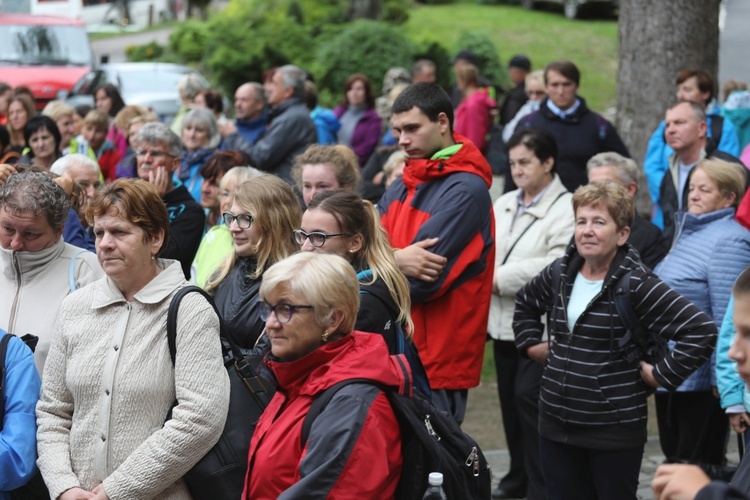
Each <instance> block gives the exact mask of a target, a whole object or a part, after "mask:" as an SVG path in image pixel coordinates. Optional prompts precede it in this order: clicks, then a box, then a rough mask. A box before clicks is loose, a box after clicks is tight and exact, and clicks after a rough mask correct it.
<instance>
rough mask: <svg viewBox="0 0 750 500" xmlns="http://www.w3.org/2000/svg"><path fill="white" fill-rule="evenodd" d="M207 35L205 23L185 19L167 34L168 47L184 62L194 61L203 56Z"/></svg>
mask: <svg viewBox="0 0 750 500" xmlns="http://www.w3.org/2000/svg"><path fill="white" fill-rule="evenodd" d="M208 36H209V33H208V25H207V24H206V23H204V22H200V21H186V22H184V23H180V24H179V25H177V27H176V28H175V30H174V31H173V32H172V34H170V35H169V48H170V50H172V52H174V53H175V54H178V55H179V56H180V57H182V59H183V60H184V61H185V62H190V63H195V62H198V61H200V60H201V59H202V58H203V54H204V51H205V47H206V40H207V39H208Z"/></svg>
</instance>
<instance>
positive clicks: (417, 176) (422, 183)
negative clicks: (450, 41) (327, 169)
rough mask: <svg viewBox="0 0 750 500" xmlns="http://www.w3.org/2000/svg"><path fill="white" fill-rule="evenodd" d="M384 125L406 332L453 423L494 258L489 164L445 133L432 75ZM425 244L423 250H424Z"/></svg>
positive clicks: (442, 99)
mask: <svg viewBox="0 0 750 500" xmlns="http://www.w3.org/2000/svg"><path fill="white" fill-rule="evenodd" d="M391 125H392V127H393V131H394V134H396V135H397V137H398V141H399V147H400V148H401V149H403V150H404V152H405V153H406V155H407V162H406V167H405V168H404V175H403V177H402V178H401V179H399V180H397V181H395V182H394V183H393V185H392V186H391V187H390V189H388V191H386V193H385V194H384V195H383V198H382V199H381V200H380V203H379V204H378V210H379V211H380V215H381V221H382V223H383V227H384V228H385V229H386V231H387V232H388V234H389V237H390V240H391V244H392V245H393V247H394V248H397V249H401V250H397V251H396V261H397V262H398V264H399V267H400V268H401V270H402V271H403V272H404V274H406V276H407V277H408V278H409V285H410V290H411V300H412V309H411V313H412V319H413V320H414V341H415V343H416V346H417V349H418V350H419V353H420V357H421V358H422V362H423V363H424V366H425V369H426V371H427V376H428V378H429V380H430V386H431V388H432V390H433V402H434V403H435V404H436V405H437V406H439V407H441V408H444V409H445V410H446V411H449V412H450V413H451V414H452V415H453V416H454V417H455V418H456V420H457V421H458V422H459V423H461V421H462V420H463V416H464V412H465V409H466V398H467V394H468V389H469V388H471V387H476V386H477V385H478V384H479V376H480V371H481V368H482V358H483V354H484V345H485V337H486V332H487V316H488V311H489V303H490V293H491V290H492V263H493V262H494V258H495V234H494V232H495V223H494V216H493V213H492V200H491V199H490V195H489V191H488V190H489V187H490V185H491V184H492V171H491V170H490V166H489V165H488V164H487V161H486V160H485V159H484V157H483V156H482V153H481V152H480V151H479V149H477V147H476V146H475V145H474V144H473V143H472V142H471V141H469V140H467V139H466V138H464V137H462V136H460V135H458V134H454V133H453V105H452V104H451V100H450V98H449V97H448V94H446V93H445V91H443V89H441V88H440V87H439V86H438V85H436V84H433V83H415V84H413V85H411V86H409V87H407V88H406V89H405V90H404V91H403V92H402V93H401V94H400V95H399V96H398V98H397V99H396V101H395V102H394V103H393V110H392V114H391ZM427 248H429V249H430V250H429V251H428V250H427Z"/></svg>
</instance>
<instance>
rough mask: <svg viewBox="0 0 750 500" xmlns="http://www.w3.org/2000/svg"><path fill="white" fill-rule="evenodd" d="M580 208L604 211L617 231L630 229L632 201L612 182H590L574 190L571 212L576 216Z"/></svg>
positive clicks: (621, 187) (621, 188) (632, 210)
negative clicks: (607, 213)
mask: <svg viewBox="0 0 750 500" xmlns="http://www.w3.org/2000/svg"><path fill="white" fill-rule="evenodd" d="M580 207H600V208H604V209H606V210H607V212H609V215H610V216H611V217H612V218H613V219H614V221H615V224H617V229H622V228H624V227H630V225H631V224H632V223H633V217H634V216H635V208H634V206H633V199H632V198H631V197H630V196H629V195H628V192H627V191H626V190H625V188H624V187H623V186H622V185H621V184H619V183H617V182H614V181H602V182H592V183H591V184H586V185H585V186H581V187H579V188H578V189H576V192H575V193H573V212H574V213H575V214H576V215H577V214H578V209H579V208H580Z"/></svg>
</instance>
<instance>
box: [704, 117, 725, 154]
mask: <svg viewBox="0 0 750 500" xmlns="http://www.w3.org/2000/svg"><path fill="white" fill-rule="evenodd" d="M710 120H711V137H707V138H706V153H707V154H711V153H712V152H714V151H716V150H717V149H719V143H720V142H721V134H723V133H724V117H723V116H721V115H711V118H710Z"/></svg>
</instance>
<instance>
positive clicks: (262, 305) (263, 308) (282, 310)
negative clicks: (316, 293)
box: [258, 300, 314, 324]
mask: <svg viewBox="0 0 750 500" xmlns="http://www.w3.org/2000/svg"><path fill="white" fill-rule="evenodd" d="M304 309H314V307H313V306H301V305H296V304H287V303H286V302H280V303H278V304H276V305H275V306H272V305H271V304H269V303H268V302H266V301H265V300H261V301H260V302H258V315H259V316H260V319H261V320H263V321H268V318H270V317H271V313H274V314H276V319H277V320H278V322H279V323H282V324H285V323H289V322H290V321H292V316H294V313H296V312H301V311H300V310H304Z"/></svg>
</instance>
